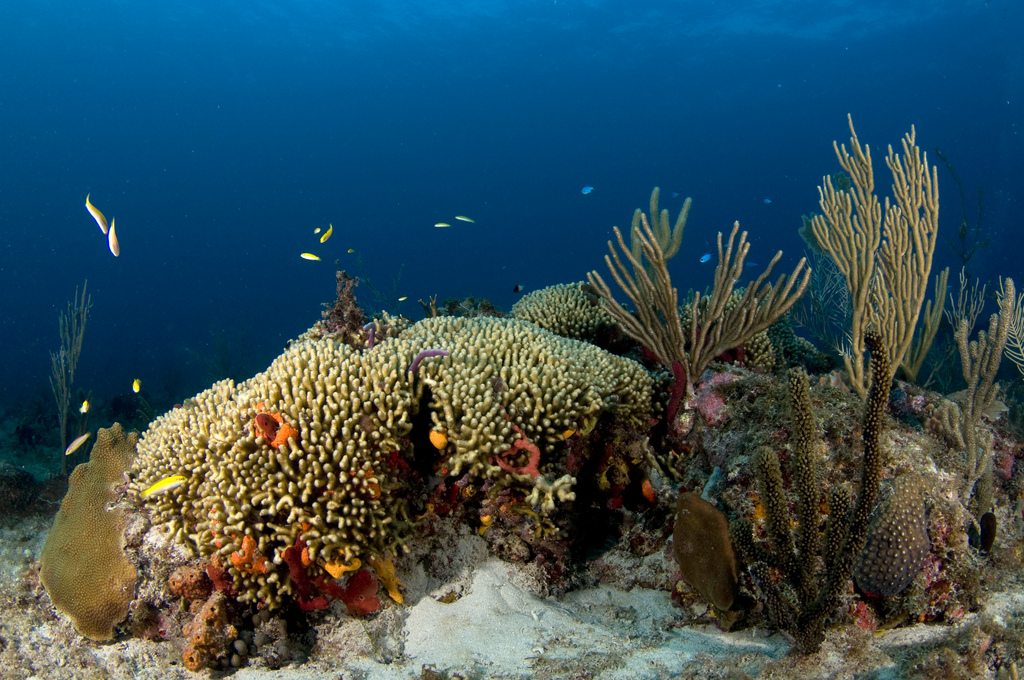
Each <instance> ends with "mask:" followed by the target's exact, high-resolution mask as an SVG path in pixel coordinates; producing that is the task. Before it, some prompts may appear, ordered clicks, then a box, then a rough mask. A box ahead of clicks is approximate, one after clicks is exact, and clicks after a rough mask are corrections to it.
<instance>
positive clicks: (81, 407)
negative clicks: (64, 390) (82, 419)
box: [78, 399, 89, 413]
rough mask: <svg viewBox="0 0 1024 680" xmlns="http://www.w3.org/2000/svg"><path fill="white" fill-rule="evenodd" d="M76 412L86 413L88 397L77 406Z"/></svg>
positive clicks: (87, 410)
mask: <svg viewBox="0 0 1024 680" xmlns="http://www.w3.org/2000/svg"><path fill="white" fill-rule="evenodd" d="M78 412H79V413H88V412H89V400H88V399H86V400H85V401H83V402H82V405H81V406H79V407H78Z"/></svg>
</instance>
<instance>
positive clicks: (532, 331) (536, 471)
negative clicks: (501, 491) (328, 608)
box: [130, 317, 652, 608]
mask: <svg viewBox="0 0 1024 680" xmlns="http://www.w3.org/2000/svg"><path fill="white" fill-rule="evenodd" d="M435 350H443V352H444V353H442V352H439V351H435ZM413 368H415V370H412V369H413ZM651 389H652V387H651V380H650V378H649V377H648V375H647V373H646V371H644V370H643V368H642V367H641V366H640V365H639V364H636V363H635V362H632V361H630V360H628V359H623V358H620V357H616V356H614V355H611V354H609V353H607V352H604V351H603V350H600V349H598V348H597V347H594V346H592V345H588V344H586V343H582V342H578V341H574V340H568V339H565V338H561V337H559V336H556V335H553V334H551V333H548V332H547V331H544V330H542V329H540V328H538V327H536V326H534V325H532V324H529V323H526V322H523V321H516V320H511V319H495V318H486V317H478V318H461V319H459V318H453V317H437V318H433V319H426V320H424V321H421V322H419V323H416V324H414V325H412V326H410V327H409V328H407V329H406V330H404V331H403V332H401V333H400V334H399V335H398V336H397V337H395V338H389V339H387V340H386V341H384V342H381V343H378V344H377V345H375V346H374V347H373V348H372V349H368V350H356V349H353V348H352V347H350V346H348V345H344V344H339V343H337V342H334V341H332V340H330V339H323V340H313V339H305V340H301V341H298V342H295V343H293V344H292V346H291V347H290V348H289V349H288V350H287V351H286V352H285V353H284V354H282V355H281V356H280V357H278V358H277V359H276V360H274V362H273V363H272V364H271V366H270V367H269V368H268V369H267V370H266V371H264V372H263V373H260V374H258V375H256V376H254V377H253V378H251V379H249V380H246V381H244V382H242V383H239V384H235V383H233V382H232V381H230V380H227V381H222V382H219V383H217V384H215V385H214V386H213V387H212V388H210V389H208V390H206V391H204V392H202V393H200V394H199V395H197V396H196V397H195V398H194V399H191V400H188V401H187V402H186V404H185V405H184V406H183V407H182V408H179V409H175V410H172V411H170V412H168V413H167V414H165V415H163V416H161V417H159V418H158V419H157V420H156V421H154V423H153V424H152V425H151V427H150V428H149V430H148V431H147V432H145V433H144V434H143V436H142V439H141V441H140V443H139V447H138V450H139V453H138V457H137V459H136V462H135V465H134V467H133V470H132V475H131V476H132V478H133V482H132V484H131V486H130V490H131V491H132V492H134V493H135V494H139V493H141V491H142V490H144V489H146V488H147V487H149V486H150V485H152V484H154V483H155V482H157V481H159V480H161V479H163V478H165V477H168V476H170V475H184V476H185V477H186V478H187V482H186V483H185V484H183V485H181V486H180V487H177V488H175V489H172V490H170V491H168V492H166V493H164V494H159V495H157V494H154V495H152V496H149V497H148V498H147V499H146V500H145V501H144V502H145V503H146V504H147V505H148V506H149V507H150V508H151V509H152V510H153V511H154V512H155V515H156V520H157V521H158V522H166V523H169V524H170V525H171V527H172V529H173V530H174V531H175V532H176V537H177V538H178V540H180V541H182V542H184V543H185V544H186V545H189V546H191V547H192V548H193V549H195V550H196V551H197V552H198V553H199V555H200V556H202V557H204V558H208V559H209V560H210V561H211V563H212V564H213V565H215V567H216V568H220V569H223V570H224V571H225V573H226V574H227V575H228V576H229V577H230V579H231V582H232V588H233V590H234V591H236V592H237V594H238V599H239V600H240V601H243V602H252V601H260V602H262V603H265V605H266V606H269V607H271V608H275V607H278V606H280V605H281V604H282V602H283V601H284V600H285V598H287V597H292V598H296V597H297V596H298V599H299V600H300V604H302V598H304V597H310V598H311V597H312V595H314V593H311V592H310V590H309V583H308V582H307V580H309V581H312V582H313V583H317V579H320V578H322V577H325V575H326V574H329V573H331V572H332V571H333V572H338V571H339V566H340V565H346V564H351V563H353V561H354V560H356V559H361V560H363V561H364V562H365V561H366V560H372V559H376V558H384V559H387V557H388V556H389V555H392V554H397V553H398V552H399V551H401V550H402V549H403V542H404V540H405V538H406V537H407V536H408V533H409V530H410V528H411V521H410V520H409V512H408V510H407V502H408V498H409V497H410V496H411V493H410V489H409V488H408V487H409V484H408V481H407V480H408V475H407V474H406V473H405V471H407V470H408V469H409V462H410V461H412V460H413V457H414V455H415V454H416V453H417V452H415V451H414V446H415V445H414V444H413V441H421V442H423V443H422V444H419V446H421V447H422V448H423V451H420V452H419V453H420V455H421V456H427V455H429V456H430V457H432V458H439V459H440V460H441V461H443V468H442V469H443V470H444V471H445V473H447V474H449V475H453V476H454V475H467V474H468V475H470V476H473V477H477V478H479V479H480V480H482V481H483V480H490V481H495V480H499V479H500V480H501V484H500V485H497V484H495V485H492V486H500V487H502V488H514V489H518V490H519V491H520V493H521V495H522V496H523V497H524V499H525V500H526V502H529V503H530V504H532V505H536V506H540V507H541V508H542V509H544V510H547V511H550V510H551V509H553V508H554V506H555V504H556V502H561V501H567V500H571V499H572V497H573V495H572V490H571V489H572V485H573V484H574V483H575V480H574V479H573V478H572V477H571V476H569V475H567V474H561V472H562V470H561V469H559V468H558V466H557V465H555V462H556V461H557V459H556V458H555V457H554V456H552V455H550V454H551V453H552V452H553V451H555V450H556V449H557V447H558V446H559V445H561V446H562V447H564V439H565V438H564V435H563V432H564V431H567V430H572V429H574V428H583V427H586V426H589V427H593V424H594V423H596V422H597V420H598V419H599V418H602V417H607V418H608V419H610V420H609V422H613V423H618V424H620V425H622V426H629V425H630V424H637V425H639V424H645V423H646V422H647V420H648V419H649V418H650V410H651ZM422 408H426V409H428V410H429V419H426V418H422V417H421V418H419V419H416V420H415V422H417V423H420V424H421V425H420V426H421V427H422V428H423V430H424V431H423V432H422V433H414V432H413V422H414V418H415V417H416V415H417V413H418V412H419V411H420V410H421V409H422ZM430 423H432V425H431V424H430ZM429 432H437V433H441V434H443V435H444V438H443V442H444V445H443V446H442V447H440V450H439V448H435V447H436V446H437V443H438V442H439V441H442V438H440V437H439V436H436V435H435V436H434V438H433V442H434V443H433V444H431V440H430V439H428V436H429ZM271 434H272V435H273V440H272V441H267V440H268V438H269V437H270V436H271ZM524 441H525V442H526V443H525V444H524V443H517V442H524ZM530 447H532V448H530ZM534 449H536V452H537V456H536V459H535V460H531V462H530V464H529V465H523V464H522V462H521V459H522V458H523V457H524V456H522V455H518V454H519V453H520V451H521V450H527V451H530V452H531V454H532V451H533V450H534ZM424 451H425V453H424ZM499 454H500V455H501V456H506V457H505V458H501V457H500V456H499ZM442 474H444V473H442ZM300 554H301V560H298V559H297V558H296V556H297V555H300Z"/></svg>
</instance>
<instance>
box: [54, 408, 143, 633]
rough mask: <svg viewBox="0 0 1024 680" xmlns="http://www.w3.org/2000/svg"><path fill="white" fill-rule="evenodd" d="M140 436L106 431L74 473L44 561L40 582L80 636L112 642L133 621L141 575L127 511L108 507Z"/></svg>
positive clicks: (115, 427) (117, 428)
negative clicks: (129, 545)
mask: <svg viewBox="0 0 1024 680" xmlns="http://www.w3.org/2000/svg"><path fill="white" fill-rule="evenodd" d="M138 438H139V436H138V434H136V433H134V432H133V433H131V434H125V432H124V430H123V429H122V428H121V426H120V425H119V424H117V423H114V425H113V426H112V427H109V428H107V429H101V430H100V431H99V432H98V433H97V435H96V445H95V446H93V448H92V454H91V456H90V458H89V462H88V463H83V464H82V465H79V466H78V467H76V468H75V469H74V471H73V472H72V473H71V478H70V479H69V480H68V493H67V495H66V496H64V501H63V502H62V503H61V505H60V510H58V511H57V516H56V517H55V518H54V520H53V526H52V527H50V533H49V534H48V535H47V537H46V543H45V544H44V545H43V551H42V553H41V554H40V556H39V563H40V572H39V577H40V580H41V581H42V582H43V586H45V587H46V592H47V593H49V595H50V600H51V601H52V602H53V605H54V606H55V607H56V608H57V609H58V610H59V611H60V612H61V613H63V614H65V615H66V616H67V617H68V618H69V619H71V622H72V623H73V624H75V628H76V629H77V630H78V632H79V633H81V634H82V635H84V636H85V637H87V638H91V639H93V640H110V639H111V638H113V637H114V625H115V624H117V623H118V622H120V621H122V620H124V618H125V617H126V616H128V604H129V603H130V602H131V601H132V599H133V598H134V597H135V581H136V579H137V577H138V574H137V573H136V570H135V565H133V564H132V563H131V560H129V559H128V556H127V555H126V554H125V552H124V546H125V538H124V529H125V523H126V520H125V512H124V510H122V509H121V508H118V507H113V508H110V509H108V508H107V506H108V505H109V504H110V503H113V502H114V501H115V500H117V496H118V494H117V493H116V492H115V490H114V489H115V487H116V486H117V485H118V483H120V482H122V475H123V473H124V471H125V470H127V469H128V466H129V465H130V464H131V461H132V458H133V457H134V455H135V444H136V442H137V441H138Z"/></svg>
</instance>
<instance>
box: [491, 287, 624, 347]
mask: <svg viewBox="0 0 1024 680" xmlns="http://www.w3.org/2000/svg"><path fill="white" fill-rule="evenodd" d="M588 289H589V285H588V284H586V283H582V282H579V283H559V284H556V285H554V286H548V287H547V288H541V289H540V290H535V291H533V292H531V293H527V294H526V295H524V296H523V297H522V298H520V299H519V301H518V302H516V303H515V304H514V305H512V313H511V316H512V317H513V318H515V319H521V320H523V321H529V322H530V323H533V324H536V325H537V326H540V327H541V328H543V329H544V330H548V331H551V332H552V333H555V334H556V335H561V336H563V337H566V338H573V339H575V340H587V341H589V340H591V339H592V338H593V337H594V335H595V334H596V333H597V332H598V330H599V329H600V328H601V327H602V326H610V325H611V324H612V323H614V322H613V321H612V317H611V316H610V315H609V314H608V312H606V311H605V309H604V307H602V306H601V298H599V297H598V296H597V295H596V294H594V293H591V292H589V290H588Z"/></svg>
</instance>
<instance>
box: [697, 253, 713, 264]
mask: <svg viewBox="0 0 1024 680" xmlns="http://www.w3.org/2000/svg"><path fill="white" fill-rule="evenodd" d="M710 259H711V253H704V254H703V255H701V256H700V261H701V262H707V261H708V260H710Z"/></svg>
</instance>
